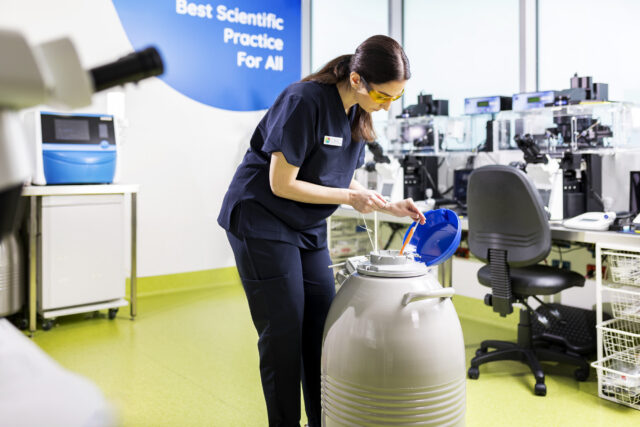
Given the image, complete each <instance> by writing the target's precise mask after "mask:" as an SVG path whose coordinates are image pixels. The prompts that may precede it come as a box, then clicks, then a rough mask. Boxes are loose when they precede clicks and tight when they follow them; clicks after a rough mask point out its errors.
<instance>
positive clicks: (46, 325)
mask: <svg viewBox="0 0 640 427" xmlns="http://www.w3.org/2000/svg"><path fill="white" fill-rule="evenodd" d="M52 327H53V319H47V320H43V321H42V330H43V331H48V330H50V329H51V328H52Z"/></svg>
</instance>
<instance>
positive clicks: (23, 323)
mask: <svg viewBox="0 0 640 427" xmlns="http://www.w3.org/2000/svg"><path fill="white" fill-rule="evenodd" d="M15 325H16V328H18V329H20V330H21V331H26V330H27V328H28V327H29V321H28V320H27V319H26V318H24V317H21V318H19V319H16V320H15Z"/></svg>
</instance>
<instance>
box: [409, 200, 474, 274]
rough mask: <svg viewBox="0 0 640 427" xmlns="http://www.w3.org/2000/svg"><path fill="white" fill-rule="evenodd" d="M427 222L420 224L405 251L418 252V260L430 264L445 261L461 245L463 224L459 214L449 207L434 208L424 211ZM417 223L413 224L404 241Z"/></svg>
mask: <svg viewBox="0 0 640 427" xmlns="http://www.w3.org/2000/svg"><path fill="white" fill-rule="evenodd" d="M424 216H425V218H426V222H425V223H424V224H422V225H419V224H418V227H417V228H416V230H415V232H414V233H413V236H412V237H411V240H410V241H409V243H407V246H406V248H405V252H407V253H414V254H416V261H420V262H423V263H425V264H426V265H428V266H433V265H438V264H442V263H443V262H445V261H446V260H447V259H449V257H451V255H453V253H454V252H455V251H456V249H457V248H458V246H459V245H460V237H461V236H462V224H461V223H460V218H458V215H457V214H456V213H455V212H453V211H452V210H449V209H434V210H431V211H427V212H425V213H424ZM415 225H416V223H415V222H414V223H413V224H411V227H409V229H408V230H407V232H406V233H405V235H404V238H403V239H402V241H403V242H404V241H405V240H406V238H407V236H408V235H409V232H410V231H411V229H412V228H413V227H415Z"/></svg>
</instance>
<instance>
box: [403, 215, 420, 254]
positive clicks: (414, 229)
mask: <svg viewBox="0 0 640 427" xmlns="http://www.w3.org/2000/svg"><path fill="white" fill-rule="evenodd" d="M418 224H420V223H419V222H416V225H415V227H413V228H412V229H411V230H409V235H408V236H407V238H406V239H405V240H404V242H403V243H402V249H400V255H402V254H403V253H404V248H405V247H406V246H407V243H409V242H410V241H411V238H412V237H413V233H414V232H415V231H416V228H418Z"/></svg>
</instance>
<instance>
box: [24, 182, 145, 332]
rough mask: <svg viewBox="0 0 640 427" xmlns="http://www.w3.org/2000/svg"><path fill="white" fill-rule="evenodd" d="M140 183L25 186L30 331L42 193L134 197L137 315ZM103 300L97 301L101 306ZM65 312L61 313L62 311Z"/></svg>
mask: <svg viewBox="0 0 640 427" xmlns="http://www.w3.org/2000/svg"><path fill="white" fill-rule="evenodd" d="M139 188H140V186H139V185H137V184H101V185H45V186H36V185H32V186H26V187H24V189H23V190H22V196H24V197H30V198H31V199H30V203H29V223H28V227H27V228H28V233H29V303H28V308H27V309H28V315H29V335H30V336H32V335H33V332H35V330H36V315H37V306H36V305H37V300H36V298H37V289H36V287H37V279H38V274H39V272H38V256H39V254H38V250H37V249H38V238H39V237H40V235H41V233H42V197H43V196H75V195H96V194H122V195H125V196H126V195H127V194H128V195H130V198H131V297H130V298H131V301H130V308H131V320H133V319H134V318H135V317H136V315H137V285H138V284H137V252H138V241H137V240H138V239H137V215H138V206H137V204H138V202H137V198H138V190H139ZM99 306H100V304H96V308H97V309H99V308H101V307H99ZM61 314H62V313H61Z"/></svg>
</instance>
